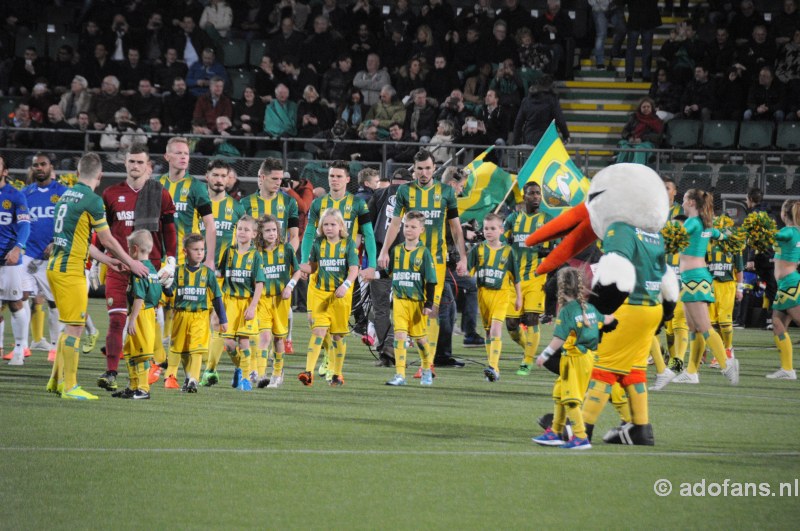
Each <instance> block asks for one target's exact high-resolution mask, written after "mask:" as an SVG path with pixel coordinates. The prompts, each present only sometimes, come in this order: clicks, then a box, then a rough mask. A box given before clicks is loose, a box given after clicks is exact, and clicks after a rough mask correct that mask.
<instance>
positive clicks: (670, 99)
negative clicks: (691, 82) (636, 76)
mask: <svg viewBox="0 0 800 531" xmlns="http://www.w3.org/2000/svg"><path fill="white" fill-rule="evenodd" d="M647 95H648V96H650V97H651V98H652V99H653V101H654V102H655V104H656V114H657V115H658V117H659V118H661V121H662V122H664V123H667V122H668V121H670V120H671V119H672V118H673V117H674V116H675V115H676V114H679V113H680V112H681V97H682V96H683V89H682V88H681V86H680V85H679V84H677V83H673V82H672V80H670V79H669V74H668V73H667V69H666V68H659V69H658V72H656V78H655V79H654V80H653V84H652V85H650V91H649V92H648V94H647Z"/></svg>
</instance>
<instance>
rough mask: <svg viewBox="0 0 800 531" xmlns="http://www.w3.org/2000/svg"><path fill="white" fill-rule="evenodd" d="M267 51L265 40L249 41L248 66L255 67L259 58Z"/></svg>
mask: <svg viewBox="0 0 800 531" xmlns="http://www.w3.org/2000/svg"><path fill="white" fill-rule="evenodd" d="M266 53H267V41H250V54H249V56H250V60H249V63H250V66H253V67H257V66H258V65H260V64H261V58H262V57H264V54H266Z"/></svg>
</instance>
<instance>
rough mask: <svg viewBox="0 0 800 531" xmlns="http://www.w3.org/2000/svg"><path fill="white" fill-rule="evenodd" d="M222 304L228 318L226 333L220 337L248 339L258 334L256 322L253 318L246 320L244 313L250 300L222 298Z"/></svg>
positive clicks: (225, 296) (226, 296)
mask: <svg viewBox="0 0 800 531" xmlns="http://www.w3.org/2000/svg"><path fill="white" fill-rule="evenodd" d="M222 303H223V304H224V305H225V313H226V314H227V317H228V331H227V332H224V333H223V334H221V335H222V337H227V338H234V337H250V336H254V335H256V334H258V321H257V320H256V319H255V318H253V319H249V320H246V319H245V318H244V312H245V311H246V310H247V307H248V306H250V298H249V297H247V298H245V297H230V296H228V295H223V296H222Z"/></svg>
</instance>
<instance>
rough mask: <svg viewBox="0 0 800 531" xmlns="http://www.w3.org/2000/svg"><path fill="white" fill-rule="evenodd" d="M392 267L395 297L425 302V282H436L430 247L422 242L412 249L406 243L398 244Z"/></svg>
mask: <svg viewBox="0 0 800 531" xmlns="http://www.w3.org/2000/svg"><path fill="white" fill-rule="evenodd" d="M391 267H392V293H393V294H394V297H395V298H396V299H408V300H412V301H421V302H425V284H428V283H431V284H436V268H435V266H434V264H433V256H432V255H431V252H430V251H429V250H428V248H427V247H425V245H423V244H422V242H419V243H417V246H416V247H415V248H414V249H412V250H410V251H409V250H408V249H406V246H405V244H402V243H401V244H400V245H396V246H395V247H394V249H392V262H391ZM442 282H444V279H442Z"/></svg>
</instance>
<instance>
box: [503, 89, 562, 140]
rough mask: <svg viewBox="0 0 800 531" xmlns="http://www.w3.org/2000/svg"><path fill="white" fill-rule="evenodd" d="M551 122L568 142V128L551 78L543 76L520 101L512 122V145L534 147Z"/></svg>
mask: <svg viewBox="0 0 800 531" xmlns="http://www.w3.org/2000/svg"><path fill="white" fill-rule="evenodd" d="M553 120H555V121H556V126H557V127H558V130H559V131H560V132H561V136H562V137H563V138H564V141H565V142H568V141H569V128H568V127H567V121H566V120H565V119H564V114H563V113H562V112H561V105H560V103H559V100H558V96H557V95H556V93H555V91H554V90H553V78H552V77H550V76H547V75H545V76H542V77H541V78H539V79H537V80H536V83H534V84H533V85H531V88H530V94H529V95H528V96H527V97H526V98H525V99H524V100H522V105H520V108H519V113H517V119H516V121H515V122H514V143H515V144H518V145H519V144H526V145H531V146H535V145H536V144H538V143H539V140H540V139H541V138H542V135H544V132H545V131H546V130H547V128H548V127H549V125H550V122H552V121H553Z"/></svg>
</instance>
